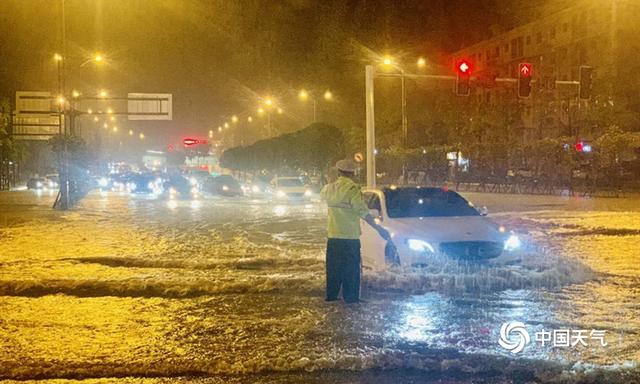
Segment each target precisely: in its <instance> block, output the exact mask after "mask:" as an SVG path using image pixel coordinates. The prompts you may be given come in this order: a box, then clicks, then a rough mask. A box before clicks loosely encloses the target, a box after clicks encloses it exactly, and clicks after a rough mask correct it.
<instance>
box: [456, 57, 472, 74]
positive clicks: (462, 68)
mask: <svg viewBox="0 0 640 384" xmlns="http://www.w3.org/2000/svg"><path fill="white" fill-rule="evenodd" d="M456 69H457V70H458V73H460V74H461V75H468V74H470V73H471V64H469V62H468V61H466V60H460V61H458V64H457V65H456Z"/></svg>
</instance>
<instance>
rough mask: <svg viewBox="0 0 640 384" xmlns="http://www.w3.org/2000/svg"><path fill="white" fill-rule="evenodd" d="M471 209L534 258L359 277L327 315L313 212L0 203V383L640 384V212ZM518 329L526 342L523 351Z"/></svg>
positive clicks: (245, 206)
mask: <svg viewBox="0 0 640 384" xmlns="http://www.w3.org/2000/svg"><path fill="white" fill-rule="evenodd" d="M463 195H465V196H466V197H468V198H469V199H470V200H472V201H473V202H474V203H475V204H476V205H477V206H479V205H486V206H487V207H488V208H489V211H490V216H492V217H493V218H494V219H495V220H497V221H498V222H500V223H501V224H503V225H505V226H507V227H508V228H510V229H514V230H516V231H517V232H518V233H519V234H521V237H522V239H523V240H524V246H525V249H524V250H523V251H521V252H520V253H517V254H516V255H511V256H505V257H501V258H499V259H497V260H494V261H492V262H491V263H485V264H474V263H462V262H459V261H455V260H451V259H447V258H437V259H434V260H433V261H432V263H430V265H428V266H427V267H425V268H421V269H393V270H389V271H385V272H373V271H371V270H365V275H364V278H363V296H364V298H365V299H366V300H367V302H366V303H364V304H359V305H352V306H346V305H344V304H342V303H332V304H326V303H324V301H323V300H322V299H323V285H324V264H323V248H324V242H325V238H324V236H325V230H324V226H325V214H326V212H325V209H324V208H323V207H322V205H320V204H318V203H315V202H311V203H307V204H304V203H302V204H273V203H271V202H268V201H259V200H250V199H243V198H236V199H219V198H206V199H200V200H198V201H165V200H155V199H147V198H140V197H137V198H130V197H128V196H120V195H118V194H113V193H108V194H99V193H93V194H91V195H90V196H89V197H88V198H86V199H85V200H84V201H82V203H81V204H80V206H79V207H77V208H76V209H74V210H72V211H70V212H55V211H52V210H51V209H50V205H51V202H52V200H53V196H51V195H49V194H46V193H45V194H42V195H36V194H35V193H33V192H30V191H20V192H6V193H0V212H1V215H2V216H1V217H0V225H1V226H2V227H1V228H2V229H1V231H0V335H1V337H0V379H39V380H53V379H58V378H62V379H65V378H68V379H82V378H92V379H95V380H97V381H100V379H108V380H112V379H113V378H121V379H120V380H121V381H123V382H129V381H131V382H137V381H144V382H165V381H180V382H190V381H195V382H211V383H215V382H264V383H267V382H345V383H346V382H349V383H353V382H367V383H375V382H379V383H391V382H427V383H431V382H433V383H435V382H439V383H471V382H487V383H494V382H499V383H502V382H505V383H507V382H522V383H525V382H580V381H584V382H619V383H633V382H640V371H639V369H640V368H639V367H638V361H640V335H639V331H640V263H639V262H638V257H639V256H638V249H639V248H638V245H637V244H638V243H639V241H640V199H639V198H626V199H607V198H601V199H584V198H573V197H572V198H569V197H548V196H522V195H489V194H474V193H468V194H463ZM508 321H520V322H522V323H524V325H525V327H526V330H527V332H528V333H529V334H530V336H531V341H530V343H529V344H528V345H527V346H526V347H525V348H524V350H523V351H522V352H520V353H517V354H514V353H511V352H509V351H508V350H507V349H505V348H503V347H502V346H500V345H499V344H498V340H499V338H500V329H501V326H502V324H503V323H505V322H508ZM543 330H544V331H552V330H558V331H562V330H571V331H575V330H584V331H586V334H587V335H588V336H589V337H587V338H586V339H585V340H584V341H585V342H586V343H587V344H588V346H584V345H582V344H580V343H578V344H577V345H576V346H569V347H553V346H552V345H550V343H549V342H547V343H546V345H544V346H542V345H541V343H540V342H539V341H536V340H535V334H536V333H540V332H542V331H543ZM592 330H596V331H605V336H604V338H603V339H602V341H600V340H599V339H598V338H597V337H592V336H593V335H590V332H591V331H592ZM595 336H597V334H595ZM570 341H571V340H570ZM603 343H606V344H607V345H606V346H603V345H602V344H603ZM124 377H129V378H126V379H125V378H124Z"/></svg>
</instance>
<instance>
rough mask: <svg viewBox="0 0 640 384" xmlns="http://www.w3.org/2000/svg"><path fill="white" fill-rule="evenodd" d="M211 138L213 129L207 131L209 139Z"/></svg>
mask: <svg viewBox="0 0 640 384" xmlns="http://www.w3.org/2000/svg"><path fill="white" fill-rule="evenodd" d="M212 137H213V129H210V130H209V138H210V139H211V138H212Z"/></svg>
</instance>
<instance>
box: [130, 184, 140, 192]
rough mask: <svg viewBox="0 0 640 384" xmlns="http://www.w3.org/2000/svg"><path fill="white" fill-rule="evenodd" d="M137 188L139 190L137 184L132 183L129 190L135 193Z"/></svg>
mask: <svg viewBox="0 0 640 384" xmlns="http://www.w3.org/2000/svg"><path fill="white" fill-rule="evenodd" d="M136 188H138V186H137V185H136V183H130V184H129V190H130V191H135V190H136Z"/></svg>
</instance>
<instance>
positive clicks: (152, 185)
mask: <svg viewBox="0 0 640 384" xmlns="http://www.w3.org/2000/svg"><path fill="white" fill-rule="evenodd" d="M125 188H126V192H129V193H131V194H136V195H142V194H159V193H160V192H161V191H162V190H161V188H162V180H161V179H159V178H158V177H156V176H155V175H154V174H151V173H138V174H133V175H132V176H131V177H129V178H128V180H127V181H126V183H125Z"/></svg>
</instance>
